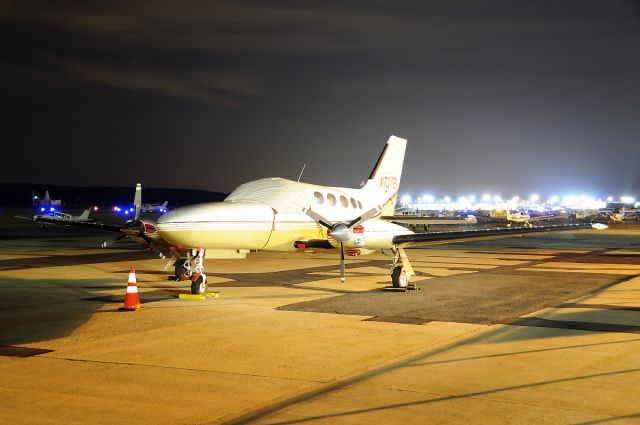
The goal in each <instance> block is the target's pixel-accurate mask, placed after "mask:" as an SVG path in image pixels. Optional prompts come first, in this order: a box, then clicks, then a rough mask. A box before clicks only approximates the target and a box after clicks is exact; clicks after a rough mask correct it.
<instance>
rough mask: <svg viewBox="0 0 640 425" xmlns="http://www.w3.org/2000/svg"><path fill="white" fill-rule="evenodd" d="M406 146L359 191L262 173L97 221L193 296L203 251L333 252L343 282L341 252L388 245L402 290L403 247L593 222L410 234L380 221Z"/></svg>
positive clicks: (407, 267)
mask: <svg viewBox="0 0 640 425" xmlns="http://www.w3.org/2000/svg"><path fill="white" fill-rule="evenodd" d="M406 143H407V141H406V140H405V139H401V138H399V137H395V136H391V137H390V138H389V140H388V142H387V144H386V146H385V147H384V150H383V151H382V154H381V155H380V157H379V159H378V162H377V163H376V165H375V167H374V168H373V171H372V172H371V175H370V176H369V179H368V180H367V182H366V184H365V185H364V187H362V188H360V189H350V188H342V187H329V186H320V185H314V184H308V183H301V182H296V181H292V180H287V179H283V178H277V177H276V178H267V179H262V180H256V181H252V182H249V183H245V184H243V185H240V186H239V187H238V188H237V189H236V190H234V191H233V192H232V193H231V194H230V195H229V196H228V197H227V198H226V199H225V200H224V201H223V202H216V203H207V204H197V205H191V206H187V207H182V208H177V209H175V210H173V211H170V212H169V213H167V214H166V215H164V216H161V217H160V218H159V219H158V221H157V223H153V222H151V221H148V220H140V219H139V210H140V197H139V195H138V194H139V193H140V188H139V186H138V188H137V191H136V202H135V204H136V215H135V218H134V219H133V220H130V221H128V222H127V223H126V224H125V225H124V226H116V225H102V227H101V228H103V229H104V230H113V231H117V232H121V233H122V235H121V236H120V238H122V237H125V236H127V237H129V238H130V239H132V240H136V241H139V242H142V243H144V244H146V245H148V246H149V247H151V249H153V250H154V251H155V252H156V253H157V254H158V255H160V256H161V257H164V255H170V256H171V257H172V260H171V263H173V265H174V268H175V275H176V278H177V279H182V280H185V279H190V280H191V282H192V284H191V291H192V293H194V294H204V293H205V292H206V290H207V278H206V275H205V273H204V262H203V259H204V257H205V253H206V257H207V258H244V257H245V256H246V254H247V253H249V252H252V251H292V252H294V251H305V250H307V249H309V250H318V249H327V250H336V251H337V252H338V255H339V256H340V279H341V281H342V282H344V281H345V268H344V256H345V254H346V255H361V254H362V255H363V254H369V253H372V252H375V251H380V250H382V251H384V250H388V251H391V252H392V253H393V260H392V267H391V281H392V284H393V286H395V287H398V288H405V287H406V286H407V285H408V284H409V281H410V279H411V277H412V276H414V275H415V273H414V271H413V268H412V267H411V263H410V262H409V259H408V257H407V255H406V253H405V248H407V247H410V246H414V245H420V244H425V243H429V242H434V241H441V240H451V239H466V238H475V237H487V236H500V235H510V234H521V233H532V232H545V231H556V230H574V229H585V228H590V227H591V225H589V224H570V225H555V226H539V227H517V228H509V229H504V228H502V229H488V230H468V231H453V232H434V233H414V232H412V231H410V230H407V229H406V228H404V227H402V226H400V225H397V224H394V223H391V222H388V221H385V220H382V219H380V217H381V216H390V215H393V212H394V208H395V205H396V199H397V196H398V188H399V186H400V177H401V174H402V165H403V162H404V155H405V148H406ZM83 224H84V223H83ZM87 224H88V223H87ZM105 226H110V228H107V227H105ZM96 227H99V226H96ZM171 263H170V264H171Z"/></svg>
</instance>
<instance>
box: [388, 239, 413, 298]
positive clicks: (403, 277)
mask: <svg viewBox="0 0 640 425" xmlns="http://www.w3.org/2000/svg"><path fill="white" fill-rule="evenodd" d="M391 251H392V252H393V257H392V259H393V263H392V265H391V287H389V289H393V290H401V291H406V290H407V289H415V285H414V284H412V283H410V281H411V278H412V277H413V276H415V272H414V271H413V267H411V263H410V262H409V258H408V257H407V254H406V253H405V252H404V249H403V248H400V247H398V246H394V247H392V248H391Z"/></svg>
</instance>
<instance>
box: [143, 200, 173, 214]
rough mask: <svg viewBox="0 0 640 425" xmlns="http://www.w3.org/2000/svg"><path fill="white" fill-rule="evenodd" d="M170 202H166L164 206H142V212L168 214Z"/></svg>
mask: <svg viewBox="0 0 640 425" xmlns="http://www.w3.org/2000/svg"><path fill="white" fill-rule="evenodd" d="M168 204H169V201H164V202H163V203H162V204H142V205H141V206H140V211H142V212H160V213H164V212H167V205H168Z"/></svg>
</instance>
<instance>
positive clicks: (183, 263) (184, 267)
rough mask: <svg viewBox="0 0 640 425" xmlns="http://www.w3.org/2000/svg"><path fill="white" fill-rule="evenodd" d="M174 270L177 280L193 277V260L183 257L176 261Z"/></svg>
mask: <svg viewBox="0 0 640 425" xmlns="http://www.w3.org/2000/svg"><path fill="white" fill-rule="evenodd" d="M174 272H175V274H174V276H175V280H176V281H177V282H180V281H182V280H189V279H191V261H189V259H188V258H182V259H180V260H178V261H176V264H175V268H174Z"/></svg>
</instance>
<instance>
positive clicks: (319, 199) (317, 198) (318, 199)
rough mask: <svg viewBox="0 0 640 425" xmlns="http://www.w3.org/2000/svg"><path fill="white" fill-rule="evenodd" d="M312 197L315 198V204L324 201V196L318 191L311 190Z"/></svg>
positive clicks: (320, 203)
mask: <svg viewBox="0 0 640 425" xmlns="http://www.w3.org/2000/svg"><path fill="white" fill-rule="evenodd" d="M313 199H315V201H316V204H318V205H322V204H323V203H324V196H322V193H320V192H313Z"/></svg>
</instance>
